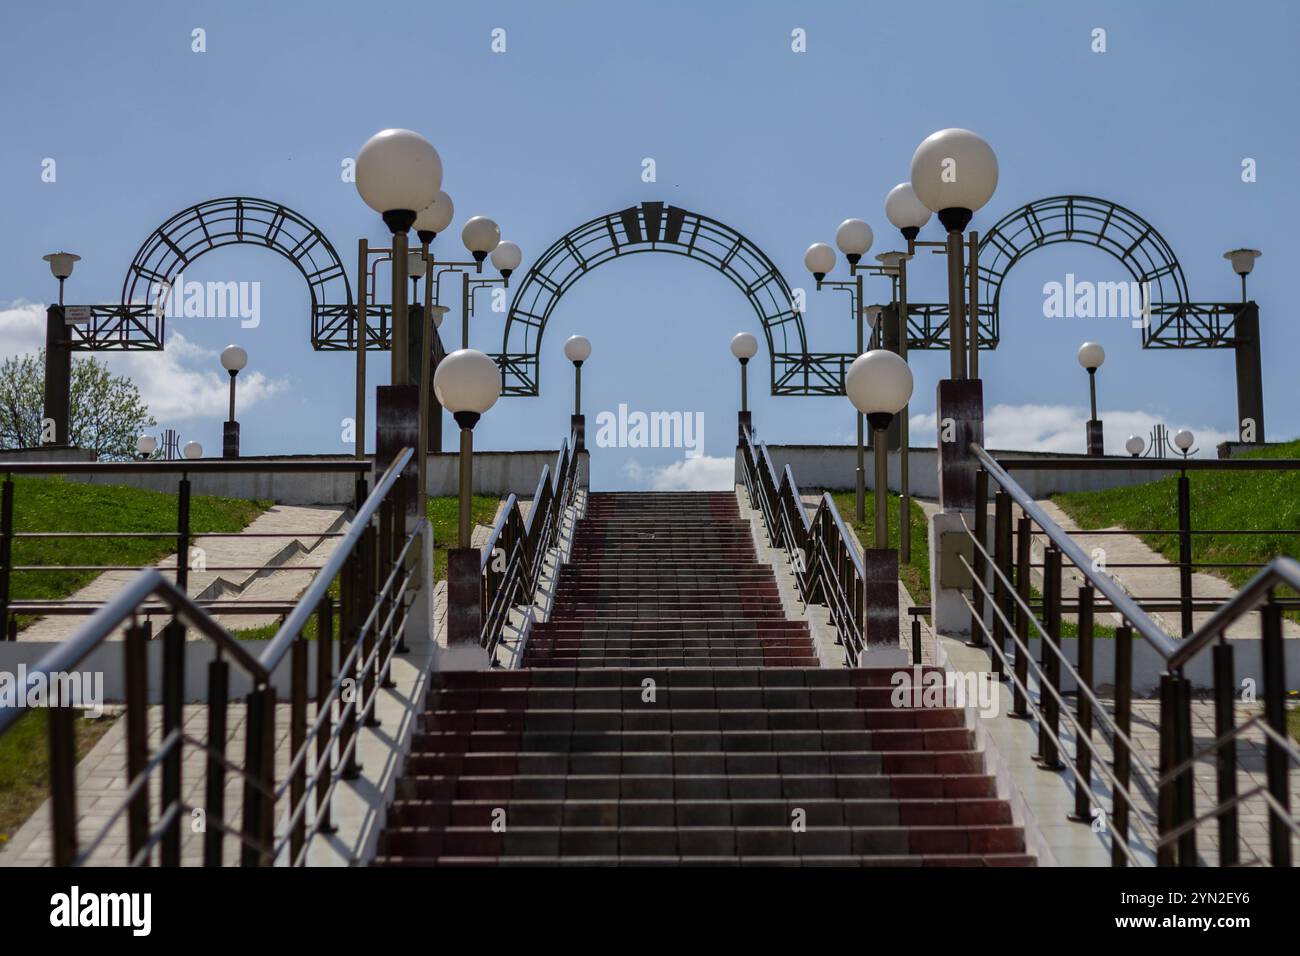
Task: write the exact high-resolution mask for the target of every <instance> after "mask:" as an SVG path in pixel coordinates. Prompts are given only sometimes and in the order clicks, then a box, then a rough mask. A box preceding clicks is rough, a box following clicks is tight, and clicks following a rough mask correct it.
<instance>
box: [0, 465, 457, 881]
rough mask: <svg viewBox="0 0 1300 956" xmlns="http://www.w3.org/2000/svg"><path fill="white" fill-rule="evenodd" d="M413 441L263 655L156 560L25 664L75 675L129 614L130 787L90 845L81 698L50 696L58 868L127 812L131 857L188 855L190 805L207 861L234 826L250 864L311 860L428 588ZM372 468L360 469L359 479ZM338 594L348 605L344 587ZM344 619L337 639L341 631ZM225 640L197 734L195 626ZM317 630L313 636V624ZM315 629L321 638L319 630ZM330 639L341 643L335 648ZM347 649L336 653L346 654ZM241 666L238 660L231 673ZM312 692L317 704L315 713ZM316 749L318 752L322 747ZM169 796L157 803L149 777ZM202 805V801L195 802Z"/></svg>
mask: <svg viewBox="0 0 1300 956" xmlns="http://www.w3.org/2000/svg"><path fill="white" fill-rule="evenodd" d="M413 455H414V451H413V450H412V449H410V448H407V449H403V450H402V452H401V453H400V454H399V455H398V456H397V457H396V459H395V460H394V461H393V463H392V464H391V465H390V466H389V467H388V469H387V470H386V471H385V472H384V474H383V475H382V476H381V477H380V479H379V481H378V482H377V483H376V485H375V489H374V491H372V492H370V493H369V495H365V496H364V498H363V500H362V501H361V502H360V503H359V504H358V506H357V509H356V512H355V514H354V516H353V519H352V523H351V525H350V527H349V528H348V530H347V531H346V532H345V533H344V534H343V535H342V538H341V540H340V541H339V544H338V546H337V548H336V549H335V550H334V552H333V554H332V555H331V556H330V557H329V559H328V560H327V561H326V562H325V564H324V565H323V567H322V569H321V570H320V572H319V573H318V574H317V575H316V576H315V578H314V579H313V581H312V583H311V585H310V586H309V587H308V588H307V591H306V593H304V594H303V596H302V597H301V598H300V599H299V601H298V602H297V604H296V605H295V606H294V608H293V610H292V611H291V612H290V613H289V614H288V615H287V617H286V618H285V620H284V623H283V624H281V626H280V628H279V630H278V631H277V633H276V634H275V636H274V637H273V638H272V639H271V640H270V642H269V643H268V644H267V646H266V648H265V649H264V650H263V651H262V653H261V654H260V655H257V656H254V655H253V654H252V653H251V652H250V651H249V649H248V647H247V645H246V644H245V643H244V642H242V641H240V640H239V639H238V638H237V637H235V636H234V635H233V634H231V633H230V632H229V631H227V630H226V629H225V628H223V627H222V626H221V625H220V624H218V623H217V622H216V621H214V620H213V619H212V617H211V616H210V615H209V614H208V612H207V611H206V610H204V608H203V607H201V606H200V605H199V604H197V603H196V602H195V601H193V600H192V599H191V598H190V597H188V596H187V595H186V594H185V592H184V591H183V590H181V589H180V588H179V587H177V585H176V584H174V583H173V582H171V581H169V580H167V579H166V578H164V577H163V576H162V575H161V574H160V573H159V572H158V570H157V569H154V568H148V569H145V570H143V571H141V572H140V573H139V574H137V575H136V576H135V577H134V578H132V579H131V581H130V582H128V583H127V585H126V586H125V587H124V588H122V590H121V591H119V592H118V593H117V594H116V595H115V596H114V597H113V598H112V600H110V601H108V602H107V603H106V604H104V606H103V607H101V608H100V609H99V610H98V611H96V612H95V613H94V614H93V615H92V616H91V617H90V618H89V620H87V621H86V623H85V624H84V625H83V626H82V627H81V629H80V630H78V631H77V633H76V634H74V635H73V636H72V637H71V638H69V639H68V640H67V641H65V642H63V643H62V644H60V645H59V646H58V647H57V648H55V649H53V650H51V651H50V652H49V653H47V654H46V655H45V656H44V657H43V658H42V659H41V660H40V661H39V662H38V663H36V664H35V665H33V666H32V667H31V668H29V669H28V672H27V685H26V686H25V687H23V688H21V689H20V691H21V692H22V693H24V695H25V694H26V692H27V687H29V686H32V685H33V684H34V683H36V682H44V683H45V684H46V685H47V686H60V687H62V686H64V680H65V678H66V676H67V675H71V674H73V672H74V670H75V668H76V667H78V665H80V664H81V663H83V662H84V661H86V659H87V658H88V657H89V656H90V655H91V654H92V653H93V652H95V651H96V650H97V649H99V648H100V647H101V646H102V645H104V644H105V643H106V642H107V641H108V640H109V637H110V635H112V634H113V633H114V632H115V631H117V630H118V629H119V628H120V627H122V626H123V625H126V629H125V640H123V641H122V642H121V643H122V647H123V652H124V656H125V668H124V675H125V687H126V694H125V702H126V707H125V714H124V715H123V717H122V718H121V719H122V720H123V721H124V726H125V738H126V748H125V749H126V763H127V766H126V787H125V793H124V795H123V799H122V801H121V803H120V804H119V805H118V807H117V808H116V809H115V810H114V811H113V812H112V813H111V814H110V815H109V817H108V819H107V820H106V821H105V822H104V824H103V825H102V826H101V827H100V829H99V830H98V831H97V832H96V833H95V834H94V835H93V836H92V837H91V839H90V840H89V841H88V842H87V843H86V844H85V846H84V847H83V846H81V845H80V841H79V836H78V832H77V816H78V815H77V774H76V761H77V755H76V746H75V708H76V706H77V705H78V704H80V703H81V701H69V700H64V699H59V700H57V701H51V702H50V703H51V705H52V706H50V707H49V750H50V771H49V778H50V785H49V792H50V803H51V809H52V823H53V826H52V829H51V843H52V846H51V849H52V857H51V858H52V861H53V863H54V864H55V865H56V866H73V865H82V864H85V863H87V862H89V861H90V858H91V856H92V855H93V854H95V852H96V851H97V850H99V849H100V848H101V846H102V845H103V844H104V841H105V839H106V838H107V836H108V834H109V833H110V831H111V830H112V829H113V827H115V826H117V825H118V824H119V821H121V820H122V818H123V817H125V819H126V826H127V841H126V849H127V856H126V862H127V863H128V864H129V865H132V866H147V865H150V863H152V862H153V860H154V857H155V856H156V857H157V859H158V862H160V863H161V864H162V865H164V866H175V865H179V864H180V862H181V826H182V820H183V818H184V817H186V816H188V817H189V818H190V820H191V821H195V820H202V822H203V830H202V832H203V834H204V836H203V863H204V865H206V866H220V865H222V864H223V862H224V857H225V848H226V845H225V841H226V838H227V837H229V838H232V839H234V840H235V843H236V846H237V847H238V849H239V858H240V860H241V862H242V863H243V865H245V866H266V865H272V864H274V863H277V862H278V863H287V864H289V865H301V864H303V863H304V862H305V861H306V855H307V849H308V846H309V844H310V841H311V839H312V837H313V836H315V835H316V834H318V833H324V832H330V831H331V830H332V829H333V828H332V824H331V821H330V799H331V796H332V794H333V792H334V790H335V788H336V787H337V786H338V784H339V782H340V781H341V780H346V779H353V778H355V777H356V776H357V775H358V773H359V766H358V764H357V761H356V748H357V741H358V734H357V730H358V727H359V726H361V725H363V724H364V725H369V724H372V723H375V722H376V719H375V706H376V703H377V700H378V696H377V694H378V691H379V690H380V689H383V688H385V687H388V686H391V679H390V667H391V663H392V658H393V655H394V654H397V653H400V652H401V651H402V650H404V645H403V642H402V636H401V635H402V630H403V627H404V625H405V623H406V620H407V617H408V615H409V614H410V612H411V607H412V604H413V602H414V600H415V598H416V597H417V595H418V593H419V592H420V591H421V590H425V589H427V588H428V582H429V580H430V579H431V569H428V568H423V567H422V566H421V565H422V561H421V558H420V556H421V554H422V553H423V551H424V548H423V547H422V546H421V543H422V541H423V539H424V538H425V537H427V536H428V535H429V534H430V527H429V522H428V519H427V518H425V517H423V516H420V517H418V518H417V519H416V521H415V522H414V527H413V528H412V529H411V530H410V531H409V532H407V530H406V521H407V506H408V504H409V502H410V500H411V498H412V496H413V494H414V492H415V488H414V487H413V478H412V477H411V476H409V475H407V474H404V472H405V470H406V466H407V464H408V463H409V462H410V461H411V459H412V457H413ZM364 488H365V482H364V479H362V480H361V481H360V482H359V491H360V492H362V493H364ZM335 591H337V592H338V595H339V596H338V601H337V610H336V603H335V598H334V593H333V592H335ZM149 602H154V603H155V604H158V603H160V604H162V605H163V606H165V607H166V608H167V609H168V610H169V611H170V612H171V614H172V615H173V620H172V622H171V623H170V624H168V625H167V626H166V627H165V628H164V629H163V634H162V667H161V681H160V685H161V686H160V696H161V703H162V708H161V721H160V722H161V731H162V733H161V737H162V740H161V743H160V744H159V745H158V746H157V748H156V749H155V750H154V751H153V752H152V753H150V750H149V731H150V726H149V724H150V698H151V694H150V690H149V679H148V656H147V629H146V627H145V625H144V624H143V623H142V622H141V614H142V608H144V607H146V606H148V604H149ZM336 627H337V635H338V636H337V640H335V629H336ZM187 628H189V629H192V630H194V631H196V632H197V633H198V634H199V635H200V636H201V637H202V638H205V639H206V640H207V641H209V642H211V644H212V645H213V646H214V648H215V654H214V657H213V659H212V661H211V662H210V663H209V664H208V666H207V696H208V703H207V727H206V731H205V732H203V733H202V735H201V736H196V735H195V734H194V733H191V732H190V731H188V730H187V729H186V726H185V720H184V713H183V707H184V701H185V693H186V691H185V686H186V666H185V663H186V656H187V655H186V651H187V647H188V644H187V641H186V629H187ZM313 630H314V634H313V633H311V632H312V631H313ZM313 638H314V639H313ZM335 644H337V645H338V649H337V652H336V651H335ZM310 646H314V647H315V650H316V661H315V667H316V670H315V683H316V686H315V693H314V695H311V694H309V680H308V659H309V653H308V650H309V647H310ZM336 653H337V659H338V661H337V665H336V664H335V658H336ZM286 658H287V659H288V662H289V675H288V684H289V687H288V693H287V708H285V709H286V710H287V713H285V714H282V713H280V708H278V707H277V696H278V695H277V688H276V686H275V677H276V674H277V671H278V670H279V668H280V666H281V665H282V664H283V663H284V661H285V659H286ZM231 664H234V665H235V667H236V668H237V670H238V674H237V675H232V673H231ZM232 678H234V679H237V680H238V683H239V684H241V685H247V686H248V687H249V688H250V689H249V690H248V692H247V693H246V694H244V695H243V696H244V706H245V712H244V730H245V733H244V758H243V762H242V765H241V764H240V763H238V762H237V761H235V760H233V759H231V758H230V757H229V756H228V755H227V738H228V736H229V734H228V730H229V728H230V714H229V701H230V697H231V694H232V692H234V691H235V690H236V689H237V686H236V684H235V683H234V682H233V681H232ZM313 703H314V705H315V713H314V718H313V719H312V720H311V721H310V723H309V721H308V715H309V710H310V708H311V706H312V704H313ZM23 713H24V709H23V708H22V707H10V708H5V709H2V710H0V734H4V733H5V732H6V731H8V730H9V729H10V728H11V727H12V726H13V725H14V723H16V722H17V720H18V719H19V718H20V717H21V716H22V715H23ZM286 717H287V720H288V724H289V727H288V730H289V734H288V736H289V754H288V769H287V770H286V772H285V774H284V776H283V778H282V779H281V780H280V781H279V782H278V783H277V781H276V775H275V766H276V760H275V748H276V741H277V740H278V739H280V736H281V735H280V733H279V732H278V727H277V724H279V723H281V722H282V721H283V720H284V718H286ZM185 748H191V749H194V750H198V751H199V752H201V753H203V754H205V755H206V779H205V786H204V794H203V798H202V800H200V801H193V802H192V801H191V800H189V799H187V798H186V795H185V794H184V792H183V790H182V775H181V769H182V764H183V756H184V751H185ZM313 751H314V757H313ZM229 774H233V775H234V776H235V777H236V778H237V779H238V780H240V781H241V782H242V784H243V794H242V807H241V810H240V813H239V819H238V821H236V820H235V818H234V816H233V814H231V813H230V812H229V811H228V808H227V807H226V805H225V794H226V778H227V775H229ZM155 780H157V781H158V793H159V795H160V803H159V806H158V810H157V813H156V814H155V813H153V812H151V806H150V802H151V801H150V798H151V794H152V792H153V786H152V784H153V781H155ZM200 804H201V805H200ZM277 820H278V824H277Z"/></svg>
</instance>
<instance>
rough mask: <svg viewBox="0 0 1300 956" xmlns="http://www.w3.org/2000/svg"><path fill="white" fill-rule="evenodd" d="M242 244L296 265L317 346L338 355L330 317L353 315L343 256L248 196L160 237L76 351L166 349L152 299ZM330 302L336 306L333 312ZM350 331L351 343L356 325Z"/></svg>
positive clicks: (305, 223) (289, 213)
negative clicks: (210, 256)
mask: <svg viewBox="0 0 1300 956" xmlns="http://www.w3.org/2000/svg"><path fill="white" fill-rule="evenodd" d="M236 244H250V245H258V246H265V247H266V248H268V249H271V250H273V251H275V252H278V253H279V254H280V255H282V256H284V257H285V258H286V259H288V260H289V261H290V262H292V263H293V265H294V266H295V268H297V269H298V271H299V272H300V273H301V274H302V277H303V278H304V279H306V280H307V287H308V290H309V291H310V293H311V300H312V345H313V346H315V347H316V348H318V349H320V348H329V347H331V344H330V341H329V334H328V331H327V330H326V329H325V319H324V317H323V316H324V315H325V314H327V313H332V312H341V313H342V315H343V316H344V317H351V316H352V315H353V312H352V287H351V284H350V283H349V281H348V276H347V270H346V269H344V267H343V263H342V262H340V261H339V257H338V253H337V252H336V251H335V250H334V246H333V245H331V243H330V241H329V239H328V238H326V236H325V234H324V233H323V232H321V231H320V229H318V228H317V227H316V226H315V225H314V224H313V223H312V222H311V221H310V220H308V219H307V218H306V217H305V216H303V215H301V214H299V213H297V212H295V211H294V210H292V209H290V208H288V207H287V206H284V205H281V204H280V203H276V202H271V201H269V200H266V199H254V198H251V197H248V196H228V197H224V198H221V199H209V200H207V201H206V202H201V203H198V204H197V205H194V206H190V207H189V208H187V209H183V210H182V211H180V212H178V213H176V214H175V215H174V216H172V217H171V218H169V219H168V220H166V221H165V222H164V223H163V224H162V225H161V226H159V227H158V228H157V229H155V230H154V231H153V233H152V234H151V235H150V236H149V237H148V238H147V239H145V241H144V243H143V244H142V245H141V246H140V249H139V251H138V252H136V254H135V258H134V259H133V260H132V262H131V266H130V268H129V269H128V270H127V274H126V278H125V279H124V280H123V282H122V299H121V305H120V306H118V307H112V306H100V307H92V312H93V314H92V321H91V323H90V324H89V325H88V326H86V327H85V328H84V329H83V330H81V331H80V333H79V334H78V335H77V339H76V341H75V342H74V346H73V347H74V348H77V349H82V350H101V349H116V350H155V349H161V348H162V343H163V333H164V316H163V315H161V314H159V312H160V310H158V309H157V308H156V303H155V302H151V301H149V293H150V291H151V290H152V289H154V288H156V287H158V286H161V285H164V284H167V285H169V284H170V283H171V282H172V281H174V280H175V279H176V277H177V276H178V275H180V274H181V272H182V271H183V270H184V269H185V267H186V266H187V265H189V264H190V263H191V262H193V261H194V260H195V259H197V258H199V256H201V255H203V254H204V253H206V252H210V251H211V250H213V249H218V248H221V247H222V246H229V245H236ZM330 302H333V303H334V304H332V305H327V303H330ZM94 309H98V310H99V311H98V312H94V311H93V310H94ZM347 326H348V335H349V336H350V335H351V334H352V333H351V322H350V321H349V322H348V323H347ZM336 347H337V346H336Z"/></svg>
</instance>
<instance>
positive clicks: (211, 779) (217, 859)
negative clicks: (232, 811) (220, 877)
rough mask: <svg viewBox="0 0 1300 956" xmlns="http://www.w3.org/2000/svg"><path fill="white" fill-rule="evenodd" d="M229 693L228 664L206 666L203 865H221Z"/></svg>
mask: <svg viewBox="0 0 1300 956" xmlns="http://www.w3.org/2000/svg"><path fill="white" fill-rule="evenodd" d="M229 694H230V665H229V664H227V663H226V662H225V661H224V660H222V659H221V651H220V649H218V651H217V658H216V660H214V661H213V662H212V663H211V664H209V665H208V760H207V766H208V772H207V779H206V781H205V794H206V796H205V798H204V807H205V809H204V813H205V815H206V816H207V829H206V830H205V831H204V833H203V865H204V866H222V865H223V864H224V861H223V860H222V854H223V843H224V836H225V834H224V832H223V830H222V828H221V826H220V824H224V823H225V820H226V766H225V763H224V762H223V761H222V759H221V758H223V757H225V755H226V710H227V706H226V705H227V698H228V697H229Z"/></svg>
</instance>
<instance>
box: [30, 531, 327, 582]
mask: <svg viewBox="0 0 1300 956" xmlns="http://www.w3.org/2000/svg"><path fill="white" fill-rule="evenodd" d="M167 537H169V538H174V537H176V533H175V532H172V533H171V534H169V535H168V536H167ZM145 567H146V565H139V564H15V565H14V566H13V567H12V568H10V570H11V571H143V570H144V568H145ZM147 567H153V565H147ZM323 567H325V565H323V564H292V565H285V564H209V565H207V566H205V567H204V568H203V570H204V571H319V570H320V569H321V568H323ZM157 570H159V571H163V572H169V571H170V572H175V570H176V569H175V568H157ZM190 570H191V571H192V570H195V569H194V568H191V569H190Z"/></svg>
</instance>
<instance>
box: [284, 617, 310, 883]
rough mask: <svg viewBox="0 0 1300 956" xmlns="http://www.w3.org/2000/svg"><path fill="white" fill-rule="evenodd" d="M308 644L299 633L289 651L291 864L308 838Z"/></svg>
mask: <svg viewBox="0 0 1300 956" xmlns="http://www.w3.org/2000/svg"><path fill="white" fill-rule="evenodd" d="M306 744H307V641H306V640H305V639H304V638H303V636H302V635H301V634H299V635H298V636H297V637H296V638H294V641H293V646H292V647H291V648H290V650H289V760H290V761H297V766H296V768H295V769H294V771H293V776H291V777H290V778H289V806H288V808H287V812H288V814H289V815H290V816H294V815H295V814H296V815H297V816H296V817H294V823H293V826H292V827H290V829H289V865H290V866H293V865H295V864H296V863H297V862H298V855H299V853H301V852H302V845H303V842H304V841H305V840H306V835H307V809H306V807H305V806H303V801H304V798H305V797H306V795H307V755H306V753H305V752H304V748H305V746H306Z"/></svg>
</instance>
